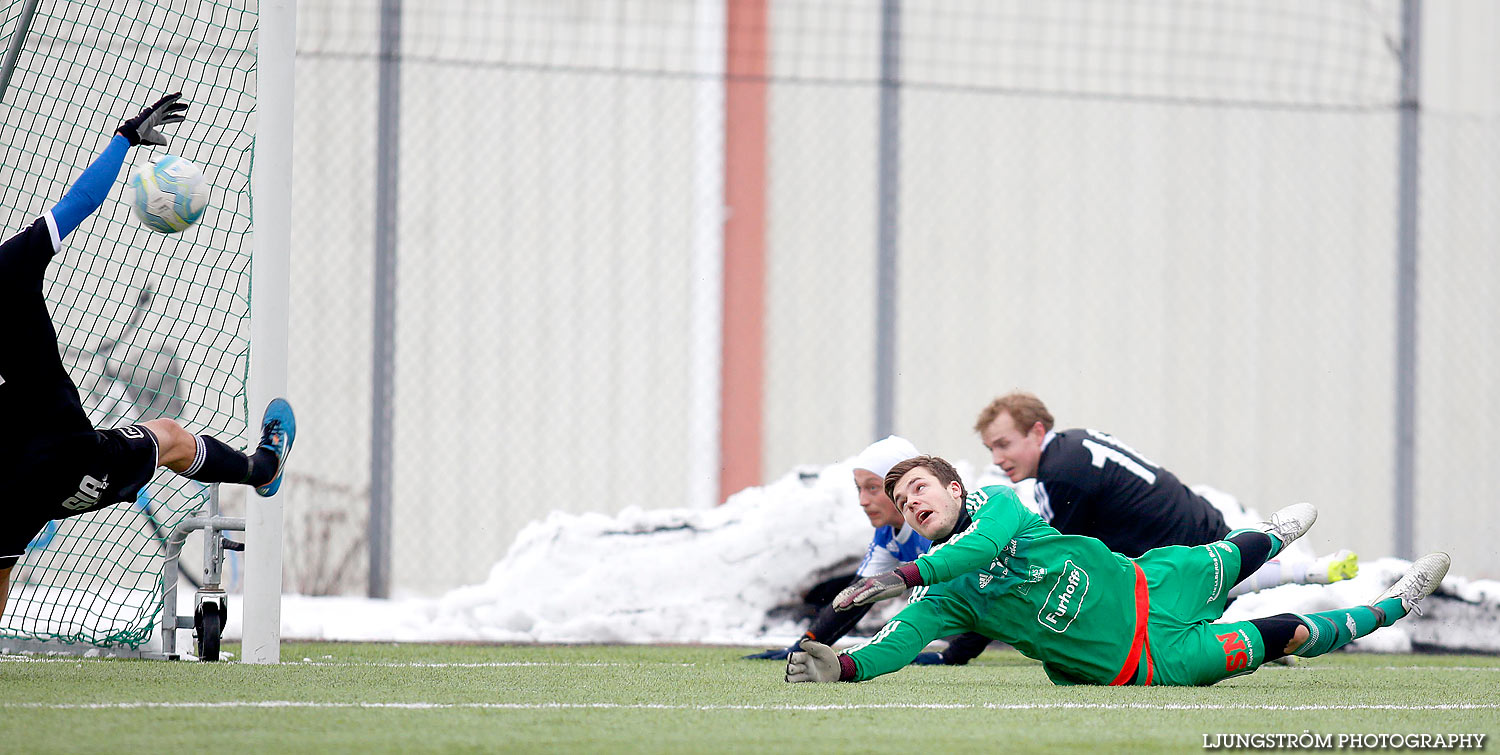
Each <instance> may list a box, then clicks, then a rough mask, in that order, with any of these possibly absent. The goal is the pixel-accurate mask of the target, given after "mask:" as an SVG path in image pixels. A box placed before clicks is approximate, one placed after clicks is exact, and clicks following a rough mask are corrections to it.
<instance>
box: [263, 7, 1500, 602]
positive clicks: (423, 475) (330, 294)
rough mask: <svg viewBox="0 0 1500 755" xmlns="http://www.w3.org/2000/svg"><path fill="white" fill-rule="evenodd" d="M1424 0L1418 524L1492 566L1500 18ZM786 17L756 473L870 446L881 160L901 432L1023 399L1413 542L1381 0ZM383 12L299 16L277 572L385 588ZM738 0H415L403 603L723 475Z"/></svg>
mask: <svg viewBox="0 0 1500 755" xmlns="http://www.w3.org/2000/svg"><path fill="white" fill-rule="evenodd" d="M751 5H754V4H751ZM1425 7H1426V8H1427V15H1426V16H1424V26H1423V29H1424V39H1425V45H1424V50H1425V51H1426V52H1425V55H1424V63H1423V68H1422V71H1423V74H1424V75H1423V79H1422V80H1423V93H1424V100H1423V103H1424V107H1423V110H1422V121H1421V122H1422V129H1423V131H1422V141H1421V146H1422V159H1423V163H1422V165H1423V173H1422V179H1421V186H1420V188H1421V195H1420V202H1419V207H1420V216H1419V220H1420V226H1419V239H1420V246H1419V255H1418V260H1419V269H1418V271H1417V280H1418V283H1419V299H1418V301H1419V311H1418V322H1417V326H1418V334H1419V336H1418V365H1417V375H1418V394H1417V406H1418V411H1419V415H1418V423H1417V437H1416V447H1417V449H1418V451H1417V458H1416V470H1417V496H1416V498H1417V507H1418V508H1417V511H1418V524H1417V532H1416V538H1417V546H1418V548H1419V549H1430V548H1436V547H1447V548H1449V549H1451V552H1453V554H1454V556H1455V561H1457V562H1458V565H1456V566H1455V571H1457V572H1458V573H1463V574H1472V575H1476V576H1477V575H1481V574H1488V575H1490V576H1494V575H1496V574H1497V573H1500V561H1496V557H1495V556H1494V555H1493V553H1492V552H1491V549H1490V548H1488V547H1487V546H1486V545H1485V544H1484V543H1481V542H1479V537H1480V535H1479V534H1478V533H1480V532H1482V531H1485V530H1487V529H1492V525H1493V522H1494V516H1493V514H1491V513H1490V507H1489V506H1488V501H1490V500H1493V499H1494V498H1495V497H1496V494H1497V493H1500V485H1497V484H1496V483H1494V482H1491V481H1489V480H1488V479H1486V478H1485V476H1484V475H1481V474H1474V473H1473V472H1474V471H1475V470H1478V469H1483V468H1485V461H1486V460H1487V458H1489V457H1490V456H1491V455H1492V452H1494V451H1497V450H1500V449H1497V448H1495V445H1496V444H1495V441H1493V440H1491V439H1490V438H1491V436H1492V433H1491V432H1489V430H1490V428H1492V427H1494V426H1496V424H1497V421H1500V400H1497V399H1495V398H1492V397H1490V395H1489V393H1490V392H1489V391H1487V390H1486V389H1487V388H1488V387H1489V385H1490V383H1491V382H1492V381H1491V380H1490V379H1489V376H1490V375H1492V374H1494V372H1495V370H1494V368H1495V367H1496V366H1500V365H1497V361H1500V353H1497V350H1500V347H1497V346H1496V342H1497V341H1496V339H1495V338H1494V337H1493V331H1494V326H1495V323H1497V322H1500V317H1497V315H1500V312H1497V305H1496V304H1495V303H1494V300H1495V297H1494V293H1495V291H1496V290H1497V288H1500V270H1497V263H1495V262H1494V261H1493V259H1492V258H1493V254H1492V250H1493V249H1495V248H1497V246H1500V244H1497V242H1500V228H1497V223H1500V221H1496V220H1495V219H1494V218H1493V217H1492V216H1493V215H1494V213H1493V212H1490V211H1489V208H1492V207H1494V206H1495V205H1496V200H1497V199H1500V196H1497V179H1496V178H1495V176H1496V175H1500V170H1497V169H1500V163H1497V161H1500V137H1497V134H1500V130H1497V129H1496V126H1497V112H1500V106H1497V103H1496V102H1495V101H1494V100H1495V98H1496V95H1495V94H1494V93H1495V92H1496V91H1500V90H1497V88H1496V86H1495V85H1496V81H1497V76H1500V75H1497V74H1496V73H1494V72H1495V71H1497V70H1500V67H1497V66H1496V65H1493V64H1494V63H1495V62H1496V61H1494V60H1493V58H1494V56H1495V54H1496V53H1494V52H1493V51H1492V50H1491V49H1490V48H1491V45H1489V44H1487V43H1486V41H1485V40H1486V39H1490V38H1492V36H1493V35H1492V34H1489V33H1488V32H1487V31H1486V30H1490V31H1492V30H1494V29H1495V27H1496V25H1497V18H1500V13H1497V12H1496V11H1495V10H1494V9H1492V8H1490V7H1489V6H1488V5H1485V4H1481V3H1460V4H1453V5H1446V4H1445V5H1443V6H1442V7H1440V8H1437V7H1434V6H1431V5H1428V6H1425ZM765 8H766V15H765V18H766V26H765V29H764V40H765V45H766V47H765V50H766V53H767V60H768V68H767V74H766V83H767V87H768V94H767V97H768V106H767V112H766V146H765V155H764V161H765V162H764V165H765V170H766V185H765V190H766V208H767V210H766V228H765V234H766V249H765V254H766V293H765V302H766V303H765V322H764V325H765V362H764V379H763V395H764V406H763V410H762V417H763V420H764V423H763V425H764V428H763V431H764V435H763V439H762V447H763V460H764V461H763V464H762V469H761V472H762V475H763V477H764V478H765V479H772V478H775V477H778V476H780V475H781V474H783V473H785V472H786V471H787V470H789V469H791V468H793V467H794V466H796V465H798V464H807V463H815V464H816V463H828V462H832V461H837V460H839V459H842V458H844V457H846V456H848V455H849V454H851V453H853V452H854V451H857V450H858V449H859V448H861V447H863V446H864V445H865V444H866V443H868V442H869V441H870V440H871V439H872V437H873V435H874V434H875V432H876V427H875V424H876V419H875V418H876V403H877V400H878V397H877V396H876V392H877V387H876V386H877V379H876V369H877V368H876V339H877V334H876V329H877V318H878V314H877V313H878V312H879V309H878V308H879V307H880V306H882V302H881V301H880V300H879V295H878V293H877V278H878V265H879V262H878V261H879V253H878V249H877V242H878V239H877V237H878V235H879V229H880V225H879V223H880V222H881V221H880V216H879V206H880V205H879V192H880V191H881V189H882V186H883V185H884V186H885V187H886V188H888V189H889V188H894V189H895V191H896V194H895V196H896V197H897V204H896V207H897V208H898V211H897V213H896V215H895V225H896V228H895V237H894V238H895V240H896V250H897V257H896V260H897V261H896V270H895V273H896V280H897V288H896V296H895V298H894V299H893V300H891V301H887V302H884V306H891V307H893V308H894V310H893V311H894V315H895V323H896V332H895V337H896V340H895V343H896V348H895V366H894V375H893V380H894V386H895V395H894V415H893V416H894V427H893V428H891V429H893V430H895V431H897V432H900V433H902V434H904V435H907V436H908V437H910V438H912V439H913V440H914V441H915V442H917V443H918V445H919V446H921V447H922V448H924V450H931V451H934V452H938V453H942V454H945V455H948V456H950V457H952V458H956V459H964V460H969V461H971V462H973V463H975V464H976V465H981V466H982V465H983V464H984V463H986V462H987V456H986V454H985V452H984V450H983V449H982V448H981V447H980V445H979V443H978V441H977V439H976V438H975V437H974V434H973V433H972V432H971V431H970V429H969V428H970V426H971V425H972V423H973V420H974V417H975V415H976V414H977V412H978V410H979V408H980V407H981V406H983V405H984V404H985V403H986V402H987V401H988V400H989V399H990V398H992V397H994V396H995V395H998V394H1000V393H1003V392H1005V391H1008V390H1010V389H1012V388H1017V387H1020V388H1026V389H1030V390H1034V391H1036V392H1038V393H1039V394H1040V395H1042V396H1043V398H1044V399H1046V400H1047V401H1048V402H1049V404H1050V405H1051V406H1052V408H1053V409H1054V413H1055V414H1056V415H1057V416H1058V419H1059V422H1060V423H1061V424H1063V425H1065V426H1080V425H1081V426H1091V427H1098V428H1100V429H1104V430H1108V431H1110V432H1113V433H1115V434H1116V435H1118V436H1120V437H1122V438H1124V439H1126V440H1127V441H1128V442H1130V443H1131V444H1132V445H1135V446H1136V447H1138V448H1140V449H1142V450H1143V451H1144V452H1146V453H1147V454H1149V455H1151V456H1152V457H1153V458H1155V459H1156V460H1157V461H1160V462H1162V463H1164V464H1165V465H1167V466H1168V467H1170V468H1172V469H1173V470H1174V471H1176V472H1177V473H1178V475H1179V476H1181V477H1182V478H1184V480H1186V481H1189V482H1201V483H1208V484H1212V485H1214V486H1216V487H1219V488H1222V489H1224V490H1226V491H1228V492H1231V493H1233V494H1235V495H1237V496H1239V497H1240V498H1241V499H1242V500H1244V501H1245V502H1246V503H1248V504H1250V505H1253V506H1256V507H1258V508H1261V509H1263V510H1264V509H1272V508H1276V507H1278V506H1280V505H1282V504H1284V503H1287V502H1291V501H1293V500H1304V499H1305V500H1312V501H1314V502H1317V503H1318V504H1319V505H1320V507H1322V508H1323V510H1324V512H1325V521H1324V522H1323V523H1321V524H1320V525H1319V529H1318V531H1316V532H1315V533H1314V535H1315V536H1316V537H1315V539H1316V538H1322V540H1321V541H1320V542H1319V543H1318V545H1319V546H1320V547H1324V546H1329V547H1331V546H1334V545H1339V546H1352V547H1356V548H1359V549H1361V550H1362V551H1364V552H1365V553H1368V554H1370V555H1372V556H1374V555H1384V554H1387V553H1390V552H1392V549H1393V545H1392V534H1391V533H1392V524H1391V522H1392V518H1393V515H1394V514H1393V503H1392V501H1393V495H1394V494H1393V486H1394V471H1393V465H1394V462H1395V459H1394V454H1395V453H1396V439H1395V433H1396V424H1395V419H1394V413H1395V406H1396V404H1395V395H1396V356H1395V354H1396V327H1397V319H1396V318H1397V314H1396V295H1397V294H1396V292H1397V285H1398V282H1399V278H1398V270H1397V267H1396V260H1397V250H1396V236H1397V222H1398V221H1397V197H1398V192H1399V188H1400V187H1399V186H1398V164H1397V155H1398V137H1399V133H1398V123H1399V115H1400V107H1399V106H1400V101H1399V93H1400V77H1401V71H1402V61H1401V58H1400V50H1401V46H1400V43H1401V34H1402V18H1401V4H1400V3H1399V2H1396V1H1395V0H1379V1H1372V2H1366V1H1359V2H1355V1H1353V0H1350V1H1348V2H1325V3H1317V4H1312V5H1309V4H1306V3H1300V2H1293V1H1291V0H1285V1H1282V2H1248V1H1242V2H1231V1H1230V0H1222V1H1220V2H1210V3H1202V2H1186V1H1184V0H1156V1H1154V2H1138V3H1130V4H1126V5H1121V4H1117V3H1104V2H1082V1H1077V2H1057V3H1045V4H1038V3H1026V2H994V1H993V0H970V1H968V2H958V1H956V0H948V1H944V2H931V3H908V4H904V6H903V5H899V4H891V3H887V4H882V3H881V2H879V0H864V1H862V2H852V1H849V0H845V1H843V2H811V1H810V0H777V1H776V2H769V3H767V4H766V6H765ZM893 8H894V9H895V10H897V11H898V13H897V14H896V17H895V18H893V16H892V10H893ZM379 13H380V5H379V3H376V2H373V1H367V2H357V3H356V2H348V1H337V0H301V2H300V10H299V30H298V68H297V115H296V118H297V120H296V131H295V139H296V176H295V187H296V188H295V197H294V199H295V210H294V242H293V243H294V244H295V248H294V250H293V252H294V253H293V270H292V285H293V289H292V312H291V319H292V323H293V327H292V330H293V334H292V344H291V365H292V368H291V369H292V375H291V394H292V396H293V398H294V400H295V401H296V402H297V406H298V411H299V416H300V417H303V418H304V419H302V422H303V425H304V427H305V428H306V429H305V430H304V432H303V433H302V435H301V436H300V437H299V440H298V458H297V461H296V462H295V465H294V467H295V470H296V471H297V473H298V474H297V475H296V476H294V477H292V478H291V479H289V480H288V488H289V491H290V492H291V493H292V495H293V499H292V500H295V501H296V504H295V505H294V506H293V507H291V508H289V509H288V512H289V513H288V523H287V525H288V533H289V534H288V538H289V541H288V542H289V546H290V547H288V549H287V553H286V558H287V560H288V567H287V571H288V588H289V589H294V590H297V591H304V592H331V593H339V592H343V593H360V592H363V591H364V590H365V589H366V585H365V583H364V581H363V577H364V575H365V573H366V568H367V565H366V563H365V559H366V558H367V555H366V554H367V541H366V537H365V527H366V522H367V517H368V497H369V488H370V472H369V457H370V448H369V436H370V431H371V425H370V419H369V417H370V416H371V410H370V407H371V402H372V396H371V389H370V385H371V383H370V373H371V359H372V356H371V355H372V340H371V339H372V336H371V333H372V322H373V308H372V296H373V292H372V275H373V273H372V270H373V252H372V246H373V239H374V230H373V229H374V223H375V221H376V218H375V207H374V194H375V190H374V186H373V181H374V179H375V165H376V162H377V155H378V154H379V150H380V149H382V148H383V146H392V145H379V144H376V143H375V133H376V124H375V118H376V113H377V109H376V106H377V101H376V93H377V70H378V69H377V67H378V63H379V44H378V38H379ZM724 18H725V13H724V6H723V4H721V3H717V4H716V3H708V2H692V1H689V0H679V1H676V2H670V1H661V2H626V3H592V2H542V1H541V0H536V1H533V2H494V3H472V2H460V1H459V0H434V1H432V2H423V3H406V4H405V6H404V8H403V10H402V13H401V29H402V41H401V45H400V49H399V54H398V56H397V58H398V61H397V62H398V63H399V70H400V85H401V109H400V113H401V116H400V129H399V133H400V135H401V136H400V139H399V144H396V145H393V146H394V148H395V149H396V150H397V154H398V155H399V164H400V181H399V186H398V192H399V207H400V213H399V227H398V229H397V247H398V252H397V254H398V266H397V284H396V297H395V311H396V329H395V343H396V358H395V375H396V377H395V389H394V395H393V401H394V426H393V428H392V429H393V435H394V438H395V441H394V445H393V448H392V451H393V458H394V461H393V465H394V466H393V469H392V477H393V480H394V483H393V485H394V488H393V491H392V493H393V496H392V497H393V500H394V510H393V512H392V513H393V518H392V543H393V554H392V562H391V571H392V582H393V588H394V592H395V593H396V594H402V593H422V594H434V593H438V592H441V591H443V590H446V589H449V588H452V587H455V586H458V585H461V584H466V583H471V582H476V581H479V580H482V579H483V578H484V577H485V576H486V574H487V571H488V569H489V567H490V566H491V565H492V564H494V563H495V562H496V561H497V560H499V559H500V558H501V557H502V556H503V554H504V551H505V549H506V547H507V546H508V544H509V543H510V541H511V539H512V538H513V537H514V535H515V533H516V532H517V531H519V529H520V528H521V527H523V526H524V525H525V524H526V523H527V522H529V521H532V520H536V519H540V518H544V517H546V516H547V515H548V514H549V513H551V512H554V511H572V512H583V511H594V512H603V513H609V512H614V511H618V510H620V509H621V508H624V507H626V506H642V507H679V506H694V505H702V504H703V502H702V501H699V500H695V499H694V497H693V496H692V495H691V494H690V492H689V491H691V490H692V489H694V485H695V484H696V483H697V482H698V481H697V480H694V479H690V476H691V475H692V474H693V473H694V472H693V470H691V469H687V468H685V467H686V466H687V465H685V464H684V459H686V458H688V457H689V456H690V455H692V454H694V453H697V452H700V451H701V450H702V449H701V448H699V447H698V441H697V440H695V436H694V434H693V425H694V422H695V417H694V416H693V411H694V410H693V409H692V408H691V401H689V397H690V396H692V395H694V394H695V393H701V392H703V391H705V390H706V391H709V392H712V391H714V390H716V389H717V383H716V382H715V381H716V377H715V376H713V375H704V374H703V373H702V372H700V371H695V369H694V366H693V364H694V362H693V360H694V356H693V355H694V354H697V353H701V352H702V350H703V349H704V348H705V343H704V342H703V340H702V339H703V337H704V336H703V334H702V328H701V327H699V328H695V326H701V324H702V323H701V320H699V317H700V315H699V314H697V313H698V311H699V310H696V309H695V298H694V297H695V296H697V295H698V294H699V292H700V291H701V288H700V287H701V286H702V285H703V276H702V269H701V268H700V267H699V266H697V265H696V263H695V257H694V255H695V239H700V238H701V236H700V235H698V234H697V229H698V228H699V227H700V225H699V224H700V223H701V222H702V220H703V214H702V213H703V208H704V207H705V205H706V204H707V203H711V202H716V201H720V199H719V198H718V197H715V196H708V197H705V196H704V191H703V189H702V187H703V186H704V183H703V181H702V176H703V175H705V173H704V171H705V170H709V171H710V172H709V173H708V175H713V173H712V170H716V169H717V168H718V166H716V165H712V164H709V163H712V162H714V159H722V158H721V156H718V157H716V156H714V155H712V153H709V157H707V158H706V157H705V153H704V152H703V151H702V150H701V149H699V147H700V146H701V144H702V143H703V142H702V129H703V124H704V120H703V113H704V110H703V103H704V99H703V93H704V91H705V90H704V85H705V84H707V85H708V86H709V88H710V90H712V87H713V86H716V85H722V84H723V83H724V74H723V67H722V66H723V60H722V52H723V50H722V45H723V39H724V37H725V34H726V32H725V31H724V29H723V24H724ZM893 21H895V22H897V26H894V27H893V25H892V22H893ZM886 33H893V34H896V35H897V39H896V41H897V42H898V43H899V44H898V45H896V47H897V48H899V51H900V56H899V61H894V62H898V63H899V66H897V67H896V68H895V70H897V71H899V73H898V75H897V77H896V78H895V79H894V80H883V79H882V71H883V70H890V68H889V64H890V63H892V62H893V61H891V60H886V61H884V63H886V64H887V68H883V67H882V63H883V61H882V57H881V56H882V49H883V46H882V34H886ZM887 49H889V46H887ZM716 57H717V63H715V62H714V61H715V59H716ZM883 89H884V92H885V94H886V95H887V96H889V95H891V94H893V93H894V94H896V95H898V96H899V110H898V111H897V112H898V113H899V121H898V123H897V125H898V126H899V128H898V129H896V130H895V132H894V133H895V135H896V137H897V141H895V142H894V143H885V144H882V142H881V133H882V131H881V123H880V102H881V96H882V90H883ZM730 125H731V126H733V125H735V124H730ZM882 149H888V150H894V154H895V155H896V156H897V157H898V159H897V160H896V161H895V168H896V169H895V170H894V171H891V172H888V173H886V174H882V173H881V169H880V160H879V157H880V154H881V150H882ZM893 180H894V181H896V183H895V184H891V183H889V182H890V181H893ZM882 181H885V182H887V183H886V184H882ZM706 200H707V202H706ZM734 209H735V208H732V207H729V208H724V211H725V213H726V215H727V214H728V213H732V212H733V211H734ZM709 346H710V347H711V346H713V344H709ZM1476 521H1478V522H1480V523H1481V524H1483V525H1485V526H1479V527H1476V526H1473V525H1474V523H1475V522H1476ZM606 557H607V554H601V558H606ZM684 568H691V565H684Z"/></svg>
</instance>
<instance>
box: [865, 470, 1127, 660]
mask: <svg viewBox="0 0 1500 755" xmlns="http://www.w3.org/2000/svg"><path fill="white" fill-rule="evenodd" d="M964 506H965V509H966V511H967V512H968V514H969V517H970V518H971V524H969V526H968V527H966V528H964V529H963V530H962V531H960V532H957V533H955V534H954V535H953V536H952V537H950V538H949V539H948V540H947V542H945V543H942V544H941V545H936V546H934V547H933V549H932V550H931V551H929V552H928V553H927V554H925V555H923V556H921V557H919V558H918V559H917V560H916V564H917V568H918V569H919V570H920V571H921V574H922V582H923V585H922V586H919V587H916V588H913V589H912V593H911V599H910V603H909V604H908V605H907V606H906V608H904V609H902V611H901V612H900V613H898V614H896V616H895V618H893V619H891V620H890V621H889V622H887V623H886V625H885V627H883V628H882V629H881V630H880V632H879V633H878V634H876V635H875V636H874V637H873V638H871V639H870V641H869V642H867V643H865V644H864V645H861V646H858V647H856V648H854V649H852V650H850V651H849V652H848V654H849V656H850V657H851V658H853V659H854V663H855V668H856V675H855V680H856V681H863V680H865V679H871V678H874V677H876V676H880V675H882V674H888V673H890V672H892V671H896V670H898V669H900V668H902V667H904V666H906V665H907V664H908V663H910V662H911V660H912V658H914V657H916V655H917V653H919V652H921V651H922V648H924V647H926V645H927V643H929V642H931V641H933V640H935V639H937V638H939V637H946V636H948V635H953V634H959V633H961V632H969V631H974V632H979V633H981V634H984V635H986V636H988V637H991V638H993V639H997V640H1001V641H1004V642H1007V643H1010V644H1011V645H1013V646H1014V647H1015V648H1016V649H1017V650H1020V651H1021V652H1022V653H1024V654H1026V655H1027V656H1028V657H1031V658H1035V659H1037V660H1040V661H1042V663H1043V666H1044V668H1045V669H1046V672H1047V676H1048V677H1049V678H1051V679H1052V681H1054V682H1056V683H1060V684H1069V683H1092V684H1107V683H1109V682H1110V681H1111V680H1113V679H1115V678H1116V676H1117V675H1119V674H1120V672H1121V670H1122V668H1123V667H1124V666H1125V664H1126V662H1127V659H1128V658H1129V657H1130V655H1131V647H1132V642H1133V639H1134V636H1135V626H1136V574H1137V571H1136V566H1135V564H1134V562H1132V561H1131V560H1130V559H1128V558H1126V557H1124V556H1121V555H1119V554H1117V553H1113V552H1111V551H1110V550H1109V548H1107V547H1105V545H1104V543H1102V542H1100V541H1098V540H1095V539H1094V538H1091V537H1082V536H1078V535H1064V534H1062V533H1060V532H1058V531H1057V530H1056V529H1053V528H1052V527H1051V526H1050V525H1048V524H1047V523H1046V522H1044V521H1042V518H1041V517H1039V516H1037V515H1036V514H1034V513H1032V512H1031V511H1029V510H1027V509H1026V508H1025V507H1024V506H1022V505H1021V501H1020V499H1018V498H1017V497H1016V494H1015V493H1014V492H1013V491H1011V489H1010V488H1007V487H1004V486H992V487H987V488H982V489H980V490H976V491H974V492H973V493H971V494H969V496H968V498H966V499H965V501H964Z"/></svg>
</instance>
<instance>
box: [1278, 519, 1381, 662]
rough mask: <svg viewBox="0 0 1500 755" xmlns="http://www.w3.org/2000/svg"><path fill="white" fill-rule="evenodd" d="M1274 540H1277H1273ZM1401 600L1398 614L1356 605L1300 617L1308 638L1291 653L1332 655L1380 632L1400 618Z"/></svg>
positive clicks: (1314, 655) (1310, 655)
mask: <svg viewBox="0 0 1500 755" xmlns="http://www.w3.org/2000/svg"><path fill="white" fill-rule="evenodd" d="M1273 539H1274V538H1273ZM1399 604H1400V601H1397V611H1396V612H1394V613H1393V612H1391V611H1387V610H1383V609H1382V608H1375V607H1371V606H1355V607H1353V608H1342V609H1339V610H1335V611H1319V612H1317V613H1310V614H1298V615H1297V618H1298V619H1300V620H1301V621H1302V624H1303V626H1306V627H1307V631H1308V634H1309V636H1308V638H1307V641H1306V642H1304V643H1302V647H1299V648H1297V649H1296V650H1295V651H1293V652H1292V655H1300V656H1302V657H1303V658H1313V657H1316V656H1320V655H1323V654H1324V653H1329V652H1332V651H1334V650H1338V649H1339V648H1341V647H1343V646H1345V645H1348V644H1349V643H1351V642H1353V641H1355V640H1357V639H1359V638H1361V637H1363V636H1365V635H1367V634H1369V633H1371V632H1373V631H1375V630H1376V629H1379V628H1381V627H1383V626H1390V622H1394V621H1395V620H1396V619H1398V618H1400V617H1401V614H1400V605H1399Z"/></svg>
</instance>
